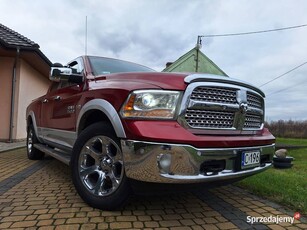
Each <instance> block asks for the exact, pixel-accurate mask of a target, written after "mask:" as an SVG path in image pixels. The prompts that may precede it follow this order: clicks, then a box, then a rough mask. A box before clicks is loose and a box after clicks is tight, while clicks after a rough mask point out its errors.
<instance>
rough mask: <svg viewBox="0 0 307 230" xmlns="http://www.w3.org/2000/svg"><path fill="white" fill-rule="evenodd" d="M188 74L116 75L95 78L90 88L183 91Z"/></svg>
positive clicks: (148, 73)
mask: <svg viewBox="0 0 307 230" xmlns="http://www.w3.org/2000/svg"><path fill="white" fill-rule="evenodd" d="M188 75H189V74H183V73H158V72H153V73H152V72H141V73H117V74H108V75H101V76H96V77H95V78H96V79H97V80H96V81H95V83H94V82H92V84H90V85H91V88H95V89H97V88H100V87H102V88H105V87H106V86H107V85H110V84H111V85H112V86H114V85H118V84H120V85H121V87H122V88H125V89H126V88H127V89H130V90H135V89H138V88H161V89H166V90H185V88H186V87H187V84H186V83H185V82H184V78H185V77H186V76H188Z"/></svg>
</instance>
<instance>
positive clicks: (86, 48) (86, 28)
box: [84, 16, 87, 55]
mask: <svg viewBox="0 0 307 230" xmlns="http://www.w3.org/2000/svg"><path fill="white" fill-rule="evenodd" d="M84 46H85V50H84V51H85V55H87V16H85V45H84Z"/></svg>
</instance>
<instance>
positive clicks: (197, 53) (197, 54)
mask: <svg viewBox="0 0 307 230" xmlns="http://www.w3.org/2000/svg"><path fill="white" fill-rule="evenodd" d="M202 37H203V36H200V35H198V37H197V42H196V60H195V62H196V65H195V72H196V73H197V72H198V68H199V67H198V66H199V50H200V49H201V42H202V41H201V38H202Z"/></svg>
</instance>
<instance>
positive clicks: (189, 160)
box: [121, 140, 275, 183]
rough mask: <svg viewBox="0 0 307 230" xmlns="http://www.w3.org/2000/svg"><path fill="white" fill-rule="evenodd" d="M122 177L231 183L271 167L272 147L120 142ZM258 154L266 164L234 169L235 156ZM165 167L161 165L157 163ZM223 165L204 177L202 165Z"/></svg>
mask: <svg viewBox="0 0 307 230" xmlns="http://www.w3.org/2000/svg"><path fill="white" fill-rule="evenodd" d="M121 145H122V150H123V157H124V162H125V171H126V175H127V177H129V178H132V179H135V180H139V181H146V182H156V183H196V182H207V181H213V180H224V179H235V178H240V177H245V176H249V175H252V174H255V173H258V172H261V171H263V170H265V169H267V168H269V167H270V166H271V163H270V162H271V160H272V157H273V154H274V152H275V144H272V145H265V146H252V147H238V148H195V147H193V146H191V145H185V144H170V143H154V142H142V141H134V140H122V141H121ZM248 150H259V151H260V152H261V156H264V155H268V156H267V158H268V160H267V162H263V163H262V165H260V166H259V167H256V168H252V169H247V170H243V171H236V170H235V169H234V167H235V166H234V165H235V162H236V161H237V160H238V157H237V156H238V154H240V153H241V152H242V151H248ZM163 159H164V160H165V162H166V163H168V162H170V163H169V165H167V164H166V165H164V166H163V165H162V164H161V163H160V162H161V160H163ZM212 160H223V161H225V168H224V170H222V171H220V172H218V173H217V174H212V175H206V174H204V173H202V172H201V165H202V164H203V163H204V162H205V161H206V162H207V161H212Z"/></svg>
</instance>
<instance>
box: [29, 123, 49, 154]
mask: <svg viewBox="0 0 307 230" xmlns="http://www.w3.org/2000/svg"><path fill="white" fill-rule="evenodd" d="M38 143H39V141H38V140H37V137H36V134H35V131H34V128H33V125H30V126H29V127H28V131H27V156H28V158H29V159H30V160H41V159H42V158H43V157H44V155H45V154H44V153H43V152H42V151H40V150H38V149H36V148H35V147H34V144H38Z"/></svg>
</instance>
